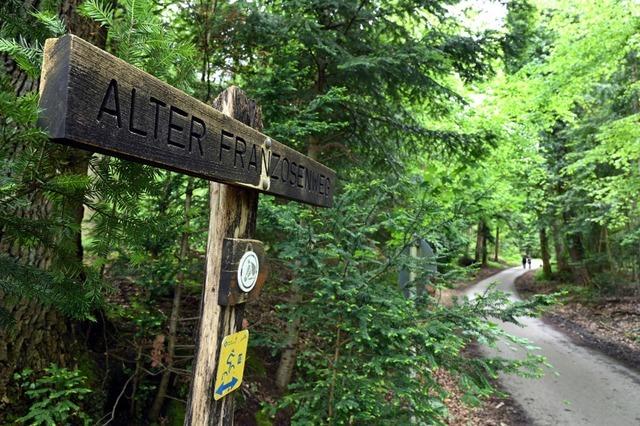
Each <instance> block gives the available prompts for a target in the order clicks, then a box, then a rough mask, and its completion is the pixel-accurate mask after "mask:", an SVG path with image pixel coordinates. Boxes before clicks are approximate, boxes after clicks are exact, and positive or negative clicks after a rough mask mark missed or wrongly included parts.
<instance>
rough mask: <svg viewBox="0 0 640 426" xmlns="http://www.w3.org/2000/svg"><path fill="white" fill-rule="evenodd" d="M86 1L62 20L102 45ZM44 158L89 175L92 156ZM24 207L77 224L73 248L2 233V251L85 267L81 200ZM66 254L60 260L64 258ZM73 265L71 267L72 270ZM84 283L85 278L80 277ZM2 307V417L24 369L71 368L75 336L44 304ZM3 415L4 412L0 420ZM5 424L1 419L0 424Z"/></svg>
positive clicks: (18, 146)
mask: <svg viewBox="0 0 640 426" xmlns="http://www.w3.org/2000/svg"><path fill="white" fill-rule="evenodd" d="M81 1H82V0H65V1H64V2H62V3H61V4H60V7H59V16H60V17H61V19H62V20H63V21H65V22H66V23H67V25H68V29H69V31H70V32H72V33H74V34H78V35H80V36H81V37H83V38H85V39H87V40H89V41H91V42H93V43H94V44H96V45H98V46H99V47H104V42H105V40H106V32H105V30H104V29H102V28H101V27H100V26H99V25H97V24H96V23H93V22H91V21H88V20H87V19H85V18H83V17H80V16H78V15H77V14H76V13H75V11H76V9H77V6H78V5H79V4H80V3H81ZM39 5H40V2H39V1H37V0H36V1H33V0H25V1H24V12H25V14H26V13H29V12H31V11H32V10H34V9H37V8H38V7H39ZM2 60H3V65H4V71H5V72H6V73H7V74H8V76H9V79H10V81H11V83H12V84H13V86H14V88H15V93H16V95H18V96H22V95H24V94H26V93H29V92H32V91H35V90H37V88H38V83H39V82H38V80H37V79H36V80H33V79H31V78H29V77H28V76H27V74H26V73H24V72H22V71H21V70H20V69H19V68H18V67H17V65H16V63H15V62H14V61H13V60H12V59H11V58H10V57H8V56H7V55H2ZM28 148H29V147H28V146H27V145H25V144H24V143H22V142H16V143H14V144H12V145H11V146H3V147H0V154H1V155H2V157H3V158H4V159H5V160H7V161H9V162H10V163H11V162H12V161H18V160H19V159H20V155H21V154H22V153H23V152H24V151H25V150H26V149H28ZM43 149H44V152H43V156H42V158H43V159H45V160H44V161H49V162H52V163H54V164H55V165H56V168H57V169H58V170H59V173H60V174H61V175H66V174H69V175H71V174H86V172H87V166H88V160H89V156H90V154H89V153H86V152H84V151H80V150H76V149H73V148H64V149H62V148H60V147H58V146H50V145H48V144H47V145H45V146H44V148H43ZM27 201H28V203H27V205H26V207H23V208H20V209H18V210H17V211H16V212H15V214H16V216H17V217H21V218H26V219H33V220H46V219H49V218H51V217H52V215H54V214H62V215H65V216H66V217H68V218H70V219H71V221H72V223H73V224H74V225H75V226H74V229H76V230H77V231H74V232H71V233H69V232H65V233H64V235H60V236H59V237H58V243H59V244H62V245H66V246H69V247H74V250H72V251H71V253H68V254H64V255H63V254H61V253H55V252H53V251H52V250H51V248H50V247H46V246H44V245H37V246H29V247H25V246H20V245H18V244H16V243H14V242H13V239H12V236H11V235H7V233H6V232H0V252H2V253H4V254H7V255H9V256H11V257H13V258H15V259H17V260H18V261H19V262H23V263H25V264H29V265H32V266H36V267H38V268H41V269H51V268H53V267H56V266H63V267H64V268H65V270H69V269H72V268H77V270H78V271H80V270H81V269H82V256H83V253H82V241H81V236H80V232H79V230H80V224H81V221H82V216H83V204H82V200H80V199H65V200H64V201H63V204H62V205H56V204H54V202H53V201H52V200H51V199H50V198H47V197H45V196H44V194H43V193H42V192H40V191H34V192H33V193H32V194H31V195H30V196H29V197H28V200H27ZM61 256H62V257H61ZM70 266H71V268H70ZM79 279H82V277H79ZM0 304H1V305H2V307H3V308H4V309H5V310H6V311H7V312H8V313H9V315H11V316H12V317H13V319H14V321H15V323H14V325H13V326H11V327H10V328H5V329H3V328H0V413H2V412H4V411H5V410H4V409H3V404H4V402H3V401H11V399H12V397H13V395H11V394H9V393H8V389H7V385H8V383H9V381H10V379H11V377H12V376H13V373H14V372H16V371H20V370H22V369H25V368H31V369H34V370H39V369H42V368H44V367H46V366H48V365H49V364H50V363H52V362H56V363H58V364H59V365H63V366H64V365H68V364H69V363H70V362H71V361H72V355H71V354H72V353H73V352H74V349H73V347H74V346H75V343H74V338H73V336H72V335H71V333H70V327H69V323H68V321H67V319H65V318H64V317H63V316H62V315H61V314H60V313H59V312H57V311H56V310H55V309H53V308H51V307H48V306H44V305H42V304H41V303H39V302H37V301H35V300H27V299H22V298H17V297H15V296H12V295H7V294H4V293H3V292H2V291H0ZM1 417H2V415H1V414H0V420H2V419H1ZM0 423H1V421H0Z"/></svg>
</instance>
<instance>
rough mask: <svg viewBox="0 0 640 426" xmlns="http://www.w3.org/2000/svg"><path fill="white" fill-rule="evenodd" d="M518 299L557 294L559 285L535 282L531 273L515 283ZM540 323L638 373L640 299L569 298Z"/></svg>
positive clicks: (626, 297) (639, 356)
mask: <svg viewBox="0 0 640 426" xmlns="http://www.w3.org/2000/svg"><path fill="white" fill-rule="evenodd" d="M516 288H517V289H518V292H519V293H520V295H521V297H523V298H527V297H530V296H532V295H533V294H549V293H552V292H554V291H558V290H560V289H559V285H558V283H555V282H552V281H544V282H541V281H537V280H536V279H535V276H534V273H533V272H528V273H526V274H524V275H522V276H521V277H519V278H518V279H517V280H516ZM543 320H545V321H546V322H548V323H550V324H552V325H554V326H556V327H557V328H558V329H560V330H562V331H563V332H564V333H565V334H567V335H568V336H570V337H571V338H572V339H573V340H574V341H575V343H576V344H579V345H582V346H587V347H590V348H594V349H597V350H599V351H601V352H603V353H605V354H607V355H609V356H611V357H613V358H615V359H617V360H619V361H620V362H621V363H623V364H624V365H626V366H628V367H631V368H634V369H638V370H640V300H638V298H637V297H630V296H620V297H606V298H600V299H595V300H584V299H582V298H579V297H571V296H569V297H568V298H567V299H566V301H565V303H563V304H561V305H558V306H555V307H553V308H552V309H551V310H550V311H549V312H547V313H546V314H545V315H544V316H543Z"/></svg>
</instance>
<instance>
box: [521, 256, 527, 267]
mask: <svg viewBox="0 0 640 426" xmlns="http://www.w3.org/2000/svg"><path fill="white" fill-rule="evenodd" d="M522 269H527V256H526V255H524V254H523V255H522Z"/></svg>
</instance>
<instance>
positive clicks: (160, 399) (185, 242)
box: [149, 177, 193, 422]
mask: <svg viewBox="0 0 640 426" xmlns="http://www.w3.org/2000/svg"><path fill="white" fill-rule="evenodd" d="M192 196H193V178H192V177H190V178H189V181H188V183H187V189H186V190H185V195H184V227H185V230H184V231H183V232H182V236H181V241H180V254H179V255H178V264H179V267H180V272H178V276H177V283H176V287H175V289H174V291H173V304H172V306H171V316H170V317H169V337H168V339H167V340H168V342H167V356H166V359H165V370H164V371H163V372H162V377H161V378H160V384H159V385H158V391H157V392H156V397H155V398H154V400H153V404H152V405H151V410H150V411H149V419H150V420H151V422H155V421H156V420H158V417H159V416H160V410H161V409H162V404H163V403H164V400H165V396H166V395H167V388H168V387H169V379H170V378H171V368H172V367H173V357H174V355H175V351H176V335H177V331H178V318H179V317H180V304H181V302H182V288H183V286H184V280H185V273H184V270H183V267H182V265H183V262H184V261H185V259H186V258H187V255H188V253H189V226H190V218H189V214H190V212H191V197H192Z"/></svg>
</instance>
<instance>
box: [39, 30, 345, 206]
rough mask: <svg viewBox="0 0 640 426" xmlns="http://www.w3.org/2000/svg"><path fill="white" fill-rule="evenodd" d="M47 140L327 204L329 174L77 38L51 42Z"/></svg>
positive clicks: (45, 92)
mask: <svg viewBox="0 0 640 426" xmlns="http://www.w3.org/2000/svg"><path fill="white" fill-rule="evenodd" d="M47 44H48V45H47V46H45V52H44V55H45V58H44V65H43V69H42V75H41V82H40V84H41V90H40V108H42V110H43V113H42V114H41V116H40V125H41V126H42V127H44V128H45V129H48V131H49V136H50V137H51V139H52V140H54V141H56V142H60V143H65V144H69V145H73V146H76V147H79V148H84V149H88V150H91V151H98V152H102V153H105V154H109V155H114V156H117V157H123V158H127V159H130V160H134V161H138V162H142V163H146V164H151V165H154V166H157V167H162V168H165V169H169V170H174V171H177V172H182V173H186V174H190V175H193V176H197V177H201V178H205V179H209V180H214V181H218V182H224V183H227V184H230V185H235V186H243V187H248V188H253V189H256V190H259V191H261V192H265V193H269V194H275V195H279V196H282V197H285V198H289V199H293V200H298V201H302V202H304V203H308V204H313V205H317V206H323V207H330V206H331V204H332V199H333V191H334V187H335V183H336V175H335V173H334V172H333V170H331V169H329V168H328V167H325V166H323V165H322V164H320V163H318V162H316V161H314V160H312V159H311V158H308V157H306V156H304V155H302V154H300V153H298V152H296V151H294V150H293V149H291V148H289V147H287V146H286V145H283V144H281V143H279V142H277V141H275V140H272V139H270V138H269V137H267V136H265V135H263V134H262V133H260V132H259V131H257V130H255V129H252V128H251V127H249V126H247V125H245V124H243V123H241V122H239V121H237V120H234V119H233V118H231V117H228V116H226V115H224V114H222V113H221V112H220V111H217V110H215V109H214V108H212V107H210V106H208V105H206V104H204V103H202V102H200V101H198V100H197V99H195V98H193V97H191V96H189V95H187V94H186V93H184V92H182V91H180V90H178V89H176V88H174V87H172V86H170V85H168V84H166V83H164V82H162V81H160V80H159V79H157V78H155V77H153V76H151V75H150V74H147V73H145V72H143V71H141V70H139V69H138V68H136V67H134V66H132V65H129V64H128V63H126V62H124V61H122V60H121V59H118V58H116V57H115V56H113V55H110V54H109V53H107V52H105V51H103V50H101V49H99V48H97V47H95V46H93V45H91V44H90V43H88V42H86V41H84V40H82V39H81V38H79V37H76V36H73V35H66V36H64V37H61V38H59V39H51V40H47Z"/></svg>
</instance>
